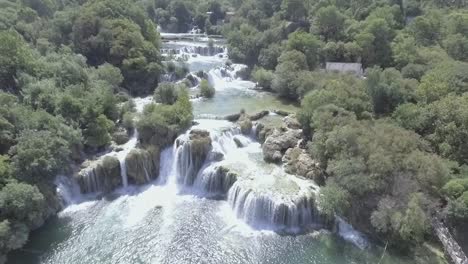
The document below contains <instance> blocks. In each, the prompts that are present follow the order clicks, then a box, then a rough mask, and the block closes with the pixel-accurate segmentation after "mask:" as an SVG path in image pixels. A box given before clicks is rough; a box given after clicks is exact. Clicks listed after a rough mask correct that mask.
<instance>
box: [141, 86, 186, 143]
mask: <svg viewBox="0 0 468 264" xmlns="http://www.w3.org/2000/svg"><path fill="white" fill-rule="evenodd" d="M192 120H193V114H192V104H191V103H190V100H189V95H188V93H187V91H185V90H181V91H180V93H179V96H178V98H177V101H176V102H175V103H174V104H173V105H165V104H158V105H157V104H150V105H148V106H146V107H145V109H144V111H143V114H142V116H141V117H140V118H139V120H138V122H137V124H136V126H137V128H138V131H139V139H140V140H141V142H142V143H143V144H146V145H156V146H159V147H165V146H166V145H168V144H171V143H172V141H173V139H174V138H175V137H176V136H177V134H178V133H180V132H182V131H183V130H185V129H187V128H188V127H189V126H190V125H191V123H192Z"/></svg>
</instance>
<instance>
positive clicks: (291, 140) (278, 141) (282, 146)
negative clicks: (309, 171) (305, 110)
mask: <svg viewBox="0 0 468 264" xmlns="http://www.w3.org/2000/svg"><path fill="white" fill-rule="evenodd" d="M301 136H302V131H301V130H292V129H288V130H279V129H275V130H274V132H273V133H272V134H271V135H270V136H269V137H268V138H267V139H266V140H265V143H263V147H262V149H263V159H264V160H265V161H266V162H273V163H280V162H281V161H282V158H283V154H284V153H285V152H286V150H288V149H289V148H292V147H295V146H296V145H297V143H298V142H299V140H300V139H301Z"/></svg>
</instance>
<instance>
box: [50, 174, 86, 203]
mask: <svg viewBox="0 0 468 264" xmlns="http://www.w3.org/2000/svg"><path fill="white" fill-rule="evenodd" d="M54 183H55V185H56V186H57V194H58V196H59V197H60V200H61V201H62V206H63V207H65V206H68V205H71V204H74V203H76V202H79V201H80V200H81V197H80V186H78V184H77V183H76V182H75V181H74V180H73V178H70V177H66V176H57V178H56V179H55V181H54Z"/></svg>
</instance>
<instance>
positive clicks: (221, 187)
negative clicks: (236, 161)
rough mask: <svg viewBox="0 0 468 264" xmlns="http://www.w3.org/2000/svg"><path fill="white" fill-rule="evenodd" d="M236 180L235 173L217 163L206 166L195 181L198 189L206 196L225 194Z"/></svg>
mask: <svg viewBox="0 0 468 264" xmlns="http://www.w3.org/2000/svg"><path fill="white" fill-rule="evenodd" d="M236 181H237V175H236V174H235V173H232V172H230V171H229V169H227V168H225V167H222V166H219V165H217V164H214V165H210V166H208V167H206V168H205V169H204V170H203V171H202V172H201V174H200V175H199V177H197V179H196V181H195V184H194V185H195V186H196V188H197V189H198V190H202V191H203V193H204V194H205V195H206V196H209V197H216V196H225V195H226V194H227V193H228V191H229V189H230V188H231V187H232V185H233V184H234V183H235V182H236Z"/></svg>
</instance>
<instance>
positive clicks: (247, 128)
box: [237, 114, 253, 135]
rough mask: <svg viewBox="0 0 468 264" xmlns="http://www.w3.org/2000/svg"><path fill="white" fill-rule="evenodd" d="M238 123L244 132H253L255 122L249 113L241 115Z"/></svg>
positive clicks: (245, 133)
mask: <svg viewBox="0 0 468 264" xmlns="http://www.w3.org/2000/svg"><path fill="white" fill-rule="evenodd" d="M237 124H238V125H239V126H240V129H241V132H242V134H244V135H250V133H251V132H252V127H253V124H252V121H251V120H250V118H249V117H248V116H247V115H245V114H243V115H241V116H240V118H239V120H237Z"/></svg>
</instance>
